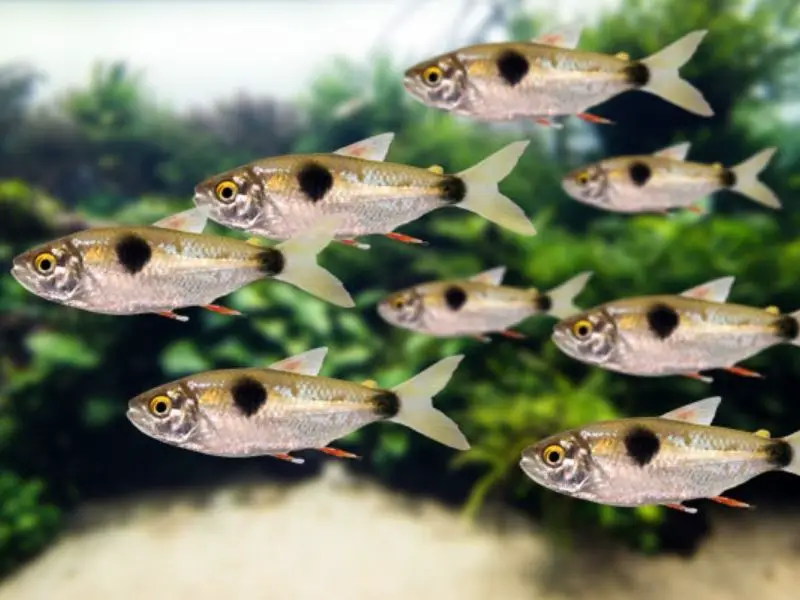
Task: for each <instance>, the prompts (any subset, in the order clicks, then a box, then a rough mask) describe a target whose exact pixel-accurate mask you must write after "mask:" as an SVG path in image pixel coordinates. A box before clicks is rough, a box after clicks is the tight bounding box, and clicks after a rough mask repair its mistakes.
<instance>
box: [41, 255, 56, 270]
mask: <svg viewBox="0 0 800 600" xmlns="http://www.w3.org/2000/svg"><path fill="white" fill-rule="evenodd" d="M52 266H53V265H52V264H51V263H50V261H49V260H48V259H46V258H45V259H44V260H43V261H42V262H40V263H39V267H40V268H41V269H42V271H49V270H50V267H52Z"/></svg>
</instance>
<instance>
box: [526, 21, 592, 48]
mask: <svg viewBox="0 0 800 600" xmlns="http://www.w3.org/2000/svg"><path fill="white" fill-rule="evenodd" d="M582 29H583V27H581V26H580V25H571V26H568V27H563V28H561V29H554V30H553V31H546V32H545V33H542V34H540V35H537V36H536V37H535V38H533V39H532V40H531V42H532V43H534V44H543V45H545V46H555V47H556V48H568V49H575V48H577V47H578V42H579V41H580V39H581V30H582Z"/></svg>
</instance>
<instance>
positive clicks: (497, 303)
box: [378, 267, 591, 339]
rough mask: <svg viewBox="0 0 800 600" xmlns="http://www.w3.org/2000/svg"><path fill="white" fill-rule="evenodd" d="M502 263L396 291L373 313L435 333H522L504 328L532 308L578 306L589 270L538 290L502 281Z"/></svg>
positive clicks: (552, 311) (562, 312)
mask: <svg viewBox="0 0 800 600" xmlns="http://www.w3.org/2000/svg"><path fill="white" fill-rule="evenodd" d="M504 274H505V267H496V268H494V269H490V270H488V271H484V272H483V273H479V274H478V275H474V276H473V277H471V278H469V279H463V280H451V281H435V282H428V283H423V284H420V285H416V286H414V287H411V288H408V289H406V290H402V291H399V292H395V293H393V294H391V295H390V296H388V297H387V298H386V299H384V300H383V301H381V302H380V303H379V305H378V313H379V314H380V315H381V317H383V319H384V320H385V321H387V322H388V323H390V324H392V325H396V326H398V327H403V328H405V329H410V330H412V331H417V332H420V333H427V334H429V335H434V336H438V337H451V336H460V335H471V336H474V337H478V338H479V339H483V336H484V334H486V333H493V332H498V333H501V334H503V335H505V336H507V337H515V338H519V337H523V336H522V334H520V333H517V332H516V331H512V330H511V329H509V328H510V327H512V326H513V325H516V324H517V323H519V322H520V321H522V320H524V319H526V318H528V317H530V316H533V315H535V314H548V315H552V316H554V317H558V318H564V317H567V316H569V315H572V314H575V313H576V312H578V311H579V310H580V309H578V308H577V307H576V306H575V305H574V304H573V300H574V298H575V297H576V296H577V295H578V294H580V293H581V292H582V291H583V288H584V286H585V285H586V282H587V281H588V280H589V277H591V273H589V272H586V273H581V274H580V275H577V276H575V277H573V278H572V279H570V280H569V281H567V282H565V283H563V284H561V285H560V286H558V287H556V288H554V289H552V290H550V291H547V292H541V291H538V290H536V289H535V288H531V289H520V288H513V287H509V286H504V285H501V283H502V281H503V275H504Z"/></svg>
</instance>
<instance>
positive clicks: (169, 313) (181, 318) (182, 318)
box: [156, 310, 189, 323]
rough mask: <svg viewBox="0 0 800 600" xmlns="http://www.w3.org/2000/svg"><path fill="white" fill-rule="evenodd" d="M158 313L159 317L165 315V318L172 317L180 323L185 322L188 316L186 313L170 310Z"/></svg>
mask: <svg viewBox="0 0 800 600" xmlns="http://www.w3.org/2000/svg"><path fill="white" fill-rule="evenodd" d="M156 314H158V316H159V317H166V318H167V319H174V320H175V321H180V322H181V323H186V321H188V320H189V317H187V316H186V315H179V314H177V313H174V312H172V311H171V310H165V311H163V312H160V313H156Z"/></svg>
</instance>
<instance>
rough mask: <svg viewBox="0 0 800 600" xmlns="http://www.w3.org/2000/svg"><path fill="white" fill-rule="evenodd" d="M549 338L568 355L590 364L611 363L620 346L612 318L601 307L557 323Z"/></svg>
mask: <svg viewBox="0 0 800 600" xmlns="http://www.w3.org/2000/svg"><path fill="white" fill-rule="evenodd" d="M552 339H553V342H554V343H555V345H556V346H558V348H559V350H561V351H562V352H563V353H564V354H566V355H567V356H570V357H572V358H574V359H576V360H580V361H582V362H585V363H589V364H593V365H602V364H605V363H608V362H610V361H612V360H613V359H614V357H615V355H616V353H617V350H618V347H619V335H618V332H617V326H616V324H615V322H614V319H613V318H612V317H611V315H610V314H609V313H608V312H607V311H606V310H604V309H602V308H600V309H594V310H590V311H586V312H583V313H580V314H578V315H575V316H573V317H570V318H568V319H564V320H563V321H561V322H559V323H558V324H556V326H555V327H554V328H553V335H552Z"/></svg>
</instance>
